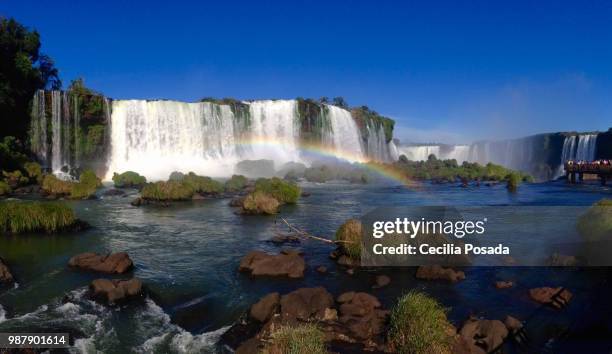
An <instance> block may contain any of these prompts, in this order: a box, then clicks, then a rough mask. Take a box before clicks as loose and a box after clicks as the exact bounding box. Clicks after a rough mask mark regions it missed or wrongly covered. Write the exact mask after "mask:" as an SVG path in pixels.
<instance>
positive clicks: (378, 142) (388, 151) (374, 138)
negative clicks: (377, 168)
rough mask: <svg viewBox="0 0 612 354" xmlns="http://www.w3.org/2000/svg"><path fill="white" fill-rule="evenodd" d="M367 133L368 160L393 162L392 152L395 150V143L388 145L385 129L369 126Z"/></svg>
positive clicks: (391, 142)
mask: <svg viewBox="0 0 612 354" xmlns="http://www.w3.org/2000/svg"><path fill="white" fill-rule="evenodd" d="M366 131H367V140H366V144H365V147H366V155H367V156H368V158H369V159H372V160H376V161H385V162H389V161H392V151H393V150H395V143H393V141H390V142H389V143H387V136H386V134H385V130H384V127H383V126H382V125H380V126H375V125H371V124H368V125H367V126H366ZM398 157H399V156H398Z"/></svg>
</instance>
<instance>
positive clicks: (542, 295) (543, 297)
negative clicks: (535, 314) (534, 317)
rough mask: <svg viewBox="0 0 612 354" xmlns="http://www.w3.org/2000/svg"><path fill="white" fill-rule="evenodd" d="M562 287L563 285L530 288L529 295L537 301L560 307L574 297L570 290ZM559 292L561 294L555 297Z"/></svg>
mask: <svg viewBox="0 0 612 354" xmlns="http://www.w3.org/2000/svg"><path fill="white" fill-rule="evenodd" d="M561 289H562V288H561V287H556V288H551V287H542V288H534V289H530V290H529V297H531V299H532V300H534V301H536V302H539V303H541V304H547V305H551V306H553V307H555V308H558V309H559V308H562V307H563V306H565V305H567V304H568V303H569V301H570V300H571V299H572V293H571V292H570V291H569V290H567V289H563V291H561ZM559 292H560V293H559ZM557 293H559V295H557V296H556V300H555V299H554V297H555V294H557Z"/></svg>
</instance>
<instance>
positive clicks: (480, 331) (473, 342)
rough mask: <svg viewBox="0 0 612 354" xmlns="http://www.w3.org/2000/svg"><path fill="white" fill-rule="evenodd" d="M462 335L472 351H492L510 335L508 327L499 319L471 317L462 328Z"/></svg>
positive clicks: (483, 352) (460, 332) (483, 353)
mask: <svg viewBox="0 0 612 354" xmlns="http://www.w3.org/2000/svg"><path fill="white" fill-rule="evenodd" d="M459 334H460V336H461V337H462V338H463V339H464V340H465V341H466V342H467V344H468V346H469V348H470V353H474V354H476V353H482V354H485V353H490V352H491V351H492V350H493V349H496V348H497V347H499V346H500V345H501V344H502V343H503V341H504V339H505V338H506V337H507V336H508V329H507V328H506V326H505V325H504V323H503V322H502V321H499V320H479V319H475V318H470V319H469V320H467V321H466V322H465V323H464V324H463V327H461V330H460V331H459Z"/></svg>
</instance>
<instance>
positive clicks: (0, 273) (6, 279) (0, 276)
mask: <svg viewBox="0 0 612 354" xmlns="http://www.w3.org/2000/svg"><path fill="white" fill-rule="evenodd" d="M14 280H15V278H13V274H11V271H10V269H9V267H8V265H7V264H6V262H4V260H3V259H2V258H0V284H3V283H4V284H10V283H12V282H13V281H14Z"/></svg>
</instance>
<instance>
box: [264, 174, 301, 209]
mask: <svg viewBox="0 0 612 354" xmlns="http://www.w3.org/2000/svg"><path fill="white" fill-rule="evenodd" d="M255 191H256V192H264V193H266V194H269V195H271V196H272V197H274V198H275V199H276V200H278V201H279V202H280V203H281V204H284V203H287V204H295V203H297V201H298V199H299V198H300V194H301V192H302V191H301V189H300V187H299V186H298V185H297V184H295V183H292V182H288V181H283V180H282V179H280V178H277V177H273V178H269V179H266V178H260V179H258V180H257V181H256V182H255Z"/></svg>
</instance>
